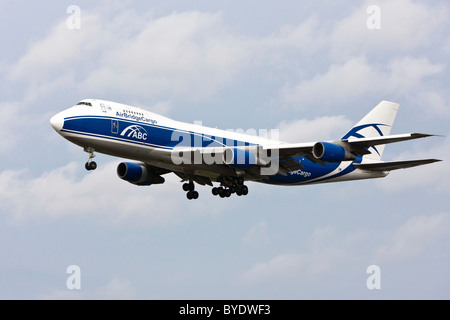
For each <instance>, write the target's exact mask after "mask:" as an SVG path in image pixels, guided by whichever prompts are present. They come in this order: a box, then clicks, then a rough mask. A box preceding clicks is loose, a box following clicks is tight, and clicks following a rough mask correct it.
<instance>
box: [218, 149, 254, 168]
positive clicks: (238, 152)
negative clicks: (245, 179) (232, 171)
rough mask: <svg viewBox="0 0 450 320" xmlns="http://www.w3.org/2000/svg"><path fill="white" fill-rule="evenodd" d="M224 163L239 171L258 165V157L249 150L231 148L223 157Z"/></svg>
mask: <svg viewBox="0 0 450 320" xmlns="http://www.w3.org/2000/svg"><path fill="white" fill-rule="evenodd" d="M222 160H223V163H225V164H226V165H228V166H230V167H233V168H237V169H249V168H251V167H253V166H254V165H255V164H257V159H256V156H255V155H254V154H253V153H252V152H249V151H247V150H243V149H239V148H229V149H227V150H225V152H224V153H223V155H222Z"/></svg>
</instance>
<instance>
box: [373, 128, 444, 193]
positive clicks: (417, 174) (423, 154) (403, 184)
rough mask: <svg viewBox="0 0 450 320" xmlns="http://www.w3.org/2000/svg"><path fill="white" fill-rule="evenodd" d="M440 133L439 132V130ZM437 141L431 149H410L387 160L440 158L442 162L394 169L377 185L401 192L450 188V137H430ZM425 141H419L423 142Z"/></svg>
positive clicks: (440, 190) (442, 190) (389, 190)
mask: <svg viewBox="0 0 450 320" xmlns="http://www.w3.org/2000/svg"><path fill="white" fill-rule="evenodd" d="M439 133H440V132H439ZM428 139H435V140H437V141H438V142H439V143H438V144H437V145H436V146H435V147H433V148H431V149H423V148H421V149H419V150H417V149H410V151H408V152H405V153H402V154H399V155H397V156H395V157H394V158H393V159H389V160H400V159H406V160H413V159H430V158H433V159H440V160H443V161H442V162H438V163H433V164H429V165H424V166H420V167H416V168H413V169H405V170H395V171H393V172H391V173H390V174H389V180H388V181H382V180H380V181H377V186H378V187H380V188H382V189H384V190H386V191H388V192H402V191H405V190H408V189H411V188H421V189H424V192H427V191H430V192H436V191H438V192H447V190H448V189H449V188H450V183H449V182H450V179H449V177H450V164H449V163H448V159H449V158H450V139H449V138H443V137H431V138H428ZM424 142H425V141H421V143H424Z"/></svg>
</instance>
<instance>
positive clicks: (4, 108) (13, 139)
mask: <svg viewBox="0 0 450 320" xmlns="http://www.w3.org/2000/svg"><path fill="white" fill-rule="evenodd" d="M0 114H1V117H0V136H1V137H2V138H1V139H0V154H1V153H4V152H7V151H8V150H10V149H11V147H13V146H15V145H16V144H17V143H18V142H19V141H20V139H22V138H23V136H22V134H21V131H22V130H21V129H22V128H21V123H20V122H19V121H17V120H18V119H22V120H24V121H27V117H26V116H24V115H23V113H21V108H20V106H19V104H18V103H16V102H4V103H0Z"/></svg>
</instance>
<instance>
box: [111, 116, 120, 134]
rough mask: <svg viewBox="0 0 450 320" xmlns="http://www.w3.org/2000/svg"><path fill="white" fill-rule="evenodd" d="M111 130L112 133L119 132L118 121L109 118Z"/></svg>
mask: <svg viewBox="0 0 450 320" xmlns="http://www.w3.org/2000/svg"><path fill="white" fill-rule="evenodd" d="M111 132H112V133H114V134H118V133H119V121H118V120H114V119H111Z"/></svg>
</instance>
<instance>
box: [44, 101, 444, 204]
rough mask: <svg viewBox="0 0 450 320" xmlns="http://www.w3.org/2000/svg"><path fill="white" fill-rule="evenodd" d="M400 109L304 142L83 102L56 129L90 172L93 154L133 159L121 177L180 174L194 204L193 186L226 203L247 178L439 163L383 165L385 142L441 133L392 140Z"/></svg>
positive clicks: (327, 175)
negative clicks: (332, 136)
mask: <svg viewBox="0 0 450 320" xmlns="http://www.w3.org/2000/svg"><path fill="white" fill-rule="evenodd" d="M398 109H399V104H398V103H394V102H390V101H381V102H380V103H379V104H378V105H377V106H375V107H374V108H373V109H372V110H371V111H370V112H369V113H368V114H367V115H366V116H364V117H363V118H362V119H361V120H360V121H359V122H358V123H357V124H356V125H355V126H353V127H352V128H351V129H350V131H348V132H347V133H346V134H345V135H344V136H343V137H342V138H341V139H340V140H333V141H318V142H306V143H304V142H301V143H286V142H280V141H279V139H276V138H273V137H270V136H268V135H260V136H258V135H255V134H246V133H242V132H233V131H230V130H220V129H217V128H209V127H205V126H202V125H199V124H196V123H194V124H190V123H185V122H180V121H176V120H173V119H170V118H167V117H165V116H162V115H158V114H156V113H152V112H150V111H147V110H143V109H140V108H137V107H132V106H128V105H124V104H121V103H116V102H111V101H106V100H99V99H84V100H82V101H80V102H78V103H77V104H76V105H75V106H73V107H71V108H68V109H66V110H64V111H62V112H59V113H57V114H56V115H54V116H53V117H52V118H51V119H50V124H51V126H52V127H53V128H54V129H55V131H56V132H57V133H59V134H60V135H61V136H62V137H64V138H65V139H67V140H68V141H70V142H72V143H74V144H76V145H78V146H80V147H82V148H83V150H84V151H85V152H87V153H88V154H89V157H88V160H87V162H86V164H85V168H86V170H89V171H91V170H95V169H96V168H97V164H96V163H95V162H94V161H93V158H94V157H95V152H98V153H103V154H107V155H111V156H116V157H121V158H125V159H130V160H134V161H136V162H129V161H124V162H121V163H120V164H119V165H118V166H117V175H118V176H119V177H120V178H121V179H123V180H125V181H128V182H130V183H132V184H134V185H137V186H150V185H153V184H162V183H164V182H165V178H164V177H163V175H165V174H168V173H174V174H176V175H177V176H178V177H179V178H180V179H181V182H183V185H182V187H183V190H184V191H185V192H186V196H187V198H188V199H189V200H192V199H197V198H198V197H199V193H198V192H197V191H196V190H195V183H197V184H199V185H203V186H204V185H209V186H211V187H212V194H213V195H215V196H219V197H221V198H227V197H230V196H231V195H232V194H236V195H237V196H245V195H247V194H248V186H247V185H246V182H248V181H253V182H260V183H265V184H272V185H283V186H288V185H309V184H318V183H328V182H337V181H349V180H359V179H371V178H382V177H385V176H387V175H388V174H389V172H390V171H392V170H397V169H403V168H410V167H415V166H420V165H425V164H430V163H434V162H437V161H441V160H438V159H421V160H399V161H390V162H385V161H382V160H381V157H382V155H383V151H384V148H385V145H386V144H390V143H394V142H400V141H407V140H413V139H418V138H425V137H430V136H435V135H433V134H425V133H408V134H395V135H390V132H391V128H392V126H393V123H394V119H395V117H396V115H397V111H398ZM275 133H276V132H275ZM274 135H275V136H276V134H274ZM213 183H219V186H218V187H215V186H214V184H213Z"/></svg>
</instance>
